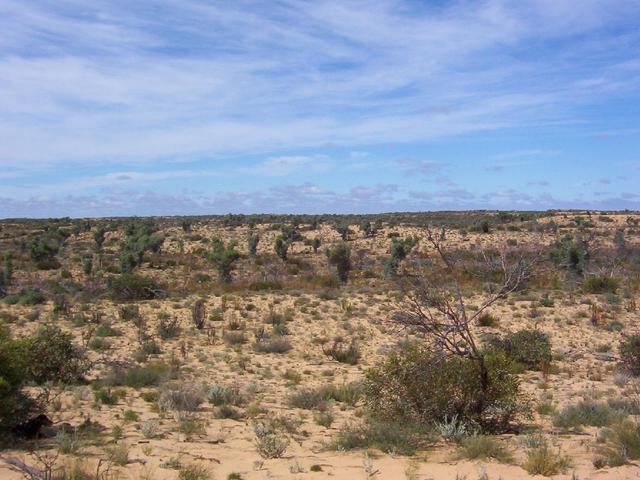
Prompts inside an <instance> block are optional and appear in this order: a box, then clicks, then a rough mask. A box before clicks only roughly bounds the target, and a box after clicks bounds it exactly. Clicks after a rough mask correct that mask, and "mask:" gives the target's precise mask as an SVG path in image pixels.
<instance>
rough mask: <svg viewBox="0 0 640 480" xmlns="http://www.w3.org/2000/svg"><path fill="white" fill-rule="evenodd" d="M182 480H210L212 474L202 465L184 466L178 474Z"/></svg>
mask: <svg viewBox="0 0 640 480" xmlns="http://www.w3.org/2000/svg"><path fill="white" fill-rule="evenodd" d="M178 478H179V479H180V480H209V479H210V478H211V473H210V472H209V470H208V469H207V468H206V467H204V466H202V465H195V464H194V465H184V466H183V467H180V471H179V472H178Z"/></svg>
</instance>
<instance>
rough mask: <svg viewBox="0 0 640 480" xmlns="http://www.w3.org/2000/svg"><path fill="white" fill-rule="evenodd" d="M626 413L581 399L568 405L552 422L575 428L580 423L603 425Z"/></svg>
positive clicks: (594, 425)
mask: <svg viewBox="0 0 640 480" xmlns="http://www.w3.org/2000/svg"><path fill="white" fill-rule="evenodd" d="M626 416H627V414H626V413H624V412H621V411H619V410H616V409H614V408H612V407H610V406H609V405H607V404H604V403H596V402H593V401H581V402H579V403H577V404H575V405H568V406H566V407H564V408H563V409H562V410H561V411H560V412H558V413H557V414H556V415H555V416H554V418H553V424H554V425H555V426H556V427H561V428H577V427H581V426H582V425H589V426H593V427H604V426H605V425H611V424H612V423H615V422H618V421H620V420H622V419H623V418H624V417H626Z"/></svg>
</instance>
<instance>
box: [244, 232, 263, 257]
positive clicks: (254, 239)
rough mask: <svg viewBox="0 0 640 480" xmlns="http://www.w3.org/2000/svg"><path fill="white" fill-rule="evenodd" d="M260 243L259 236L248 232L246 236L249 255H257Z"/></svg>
mask: <svg viewBox="0 0 640 480" xmlns="http://www.w3.org/2000/svg"><path fill="white" fill-rule="evenodd" d="M259 243H260V235H258V234H257V233H254V232H249V235H248V236H247V247H248V248H249V255H251V256H252V257H255V256H256V254H257V253H258V244H259Z"/></svg>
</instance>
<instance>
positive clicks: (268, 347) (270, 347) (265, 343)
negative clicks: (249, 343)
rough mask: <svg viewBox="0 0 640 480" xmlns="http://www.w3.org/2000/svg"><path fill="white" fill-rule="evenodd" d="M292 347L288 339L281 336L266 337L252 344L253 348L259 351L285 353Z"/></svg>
mask: <svg viewBox="0 0 640 480" xmlns="http://www.w3.org/2000/svg"><path fill="white" fill-rule="evenodd" d="M292 348H293V347H292V346H291V343H289V340H287V339H286V338H282V337H274V338H268V339H265V340H261V341H259V342H256V343H255V344H254V345H253V349H254V350H255V351H256V352H259V353H287V352H288V351H289V350H291V349H292Z"/></svg>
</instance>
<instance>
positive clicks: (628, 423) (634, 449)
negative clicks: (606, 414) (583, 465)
mask: <svg viewBox="0 0 640 480" xmlns="http://www.w3.org/2000/svg"><path fill="white" fill-rule="evenodd" d="M599 440H600V441H601V442H602V443H604V445H603V446H602V447H601V448H600V449H599V452H598V458H597V459H596V461H595V462H594V464H598V463H599V464H601V465H607V466H609V467H618V466H620V465H624V464H626V463H629V462H630V461H631V460H640V425H639V424H638V423H637V422H635V421H632V420H625V421H622V422H620V423H617V424H615V425H613V426H611V427H610V428H606V429H603V430H602V432H601V434H600V438H599Z"/></svg>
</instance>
